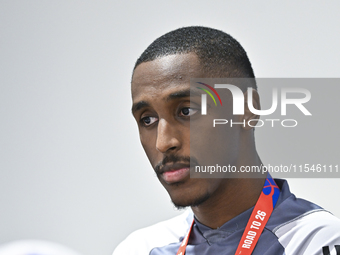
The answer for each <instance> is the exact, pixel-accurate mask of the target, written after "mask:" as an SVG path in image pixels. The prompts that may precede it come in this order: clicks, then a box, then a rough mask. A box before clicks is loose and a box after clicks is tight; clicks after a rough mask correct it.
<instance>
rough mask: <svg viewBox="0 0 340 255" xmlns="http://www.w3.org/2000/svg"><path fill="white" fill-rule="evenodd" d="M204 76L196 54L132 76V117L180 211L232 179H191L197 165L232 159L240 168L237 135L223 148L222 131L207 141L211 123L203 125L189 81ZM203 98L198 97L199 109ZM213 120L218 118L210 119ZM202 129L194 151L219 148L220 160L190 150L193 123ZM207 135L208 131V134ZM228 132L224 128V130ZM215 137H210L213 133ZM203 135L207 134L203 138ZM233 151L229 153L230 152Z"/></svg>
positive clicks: (148, 65)
mask: <svg viewBox="0 0 340 255" xmlns="http://www.w3.org/2000/svg"><path fill="white" fill-rule="evenodd" d="M197 77H203V72H202V71H201V67H200V64H199V59H198V57H197V56H196V54H194V53H188V54H177V55H169V56H165V57H162V58H159V59H156V60H153V61H149V62H144V63H142V64H140V65H139V66H138V67H137V68H136V69H135V71H134V74H133V77H132V87H131V90H132V99H133V107H132V112H133V115H134V118H135V119H136V121H137V124H138V128H139V134H140V140H141V143H142V145H143V148H144V150H145V152H146V154H147V156H148V158H149V160H150V163H151V165H152V166H153V168H154V169H155V171H156V174H157V177H158V178H159V180H160V182H161V183H162V185H163V186H164V187H165V189H166V190H167V191H168V193H169V195H170V197H171V199H172V201H173V203H174V204H175V205H176V206H180V207H184V206H193V205H198V204H200V203H202V202H204V201H205V200H207V199H208V198H209V197H211V196H213V195H214V194H216V193H219V191H221V192H222V190H223V187H224V185H222V184H223V183H224V182H226V181H227V179H202V178H201V179H190V175H189V170H190V157H191V159H192V161H193V160H194V161H197V162H203V161H204V162H209V160H210V159H214V160H215V159H217V161H218V162H215V161H214V162H213V163H214V164H216V163H219V164H220V165H221V164H223V163H226V162H225V158H226V155H228V161H229V163H235V162H233V161H235V158H236V157H237V154H238V147H237V141H238V137H239V134H238V132H237V131H233V132H229V135H228V136H224V137H225V139H227V140H225V141H224V142H222V143H221V141H220V140H221V136H220V134H221V132H222V129H219V130H220V131H216V134H215V135H213V136H208V135H207V136H205V135H204V134H207V133H209V132H210V131H208V129H211V126H212V122H211V121H209V124H208V122H207V121H204V122H202V121H201V122H200V121H198V119H199V118H200V110H199V109H198V107H196V108H195V107H193V102H192V101H191V102H190V78H197ZM199 99H200V97H198V98H197V105H198V104H199V102H200V101H199ZM210 118H211V119H212V118H213V116H211V117H210ZM195 119H197V121H196V122H195V124H196V125H197V128H198V129H199V130H200V132H199V136H197V137H195V139H193V136H192V135H193V134H191V139H193V141H194V143H192V146H193V145H194V148H209V146H214V147H216V146H218V147H219V150H218V151H219V153H220V155H216V153H214V155H210V154H209V152H208V153H207V151H206V150H202V149H199V150H192V151H190V122H192V123H191V124H193V123H194V121H195ZM206 131H207V132H206ZM223 132H224V133H225V129H223ZM210 133H211V132H210ZM202 134H203V135H202ZM228 148H229V151H228Z"/></svg>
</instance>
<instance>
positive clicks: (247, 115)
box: [243, 89, 261, 130]
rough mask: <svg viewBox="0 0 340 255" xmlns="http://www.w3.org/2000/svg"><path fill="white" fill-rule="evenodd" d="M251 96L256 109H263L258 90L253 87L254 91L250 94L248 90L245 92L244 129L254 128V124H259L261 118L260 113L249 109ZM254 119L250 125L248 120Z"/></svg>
mask: <svg viewBox="0 0 340 255" xmlns="http://www.w3.org/2000/svg"><path fill="white" fill-rule="evenodd" d="M249 96H251V97H252V103H253V107H254V108H255V109H256V110H261V105H260V96H259V93H257V90H255V89H252V93H249V94H248V90H247V91H246V92H245V93H244V115H243V120H245V122H246V125H245V127H244V129H246V130H250V129H252V128H253V127H254V126H256V125H257V122H258V121H257V120H258V119H259V118H260V116H259V115H256V114H254V113H252V112H251V111H250V110H249V106H248V97H249ZM249 120H252V121H251V122H250V123H249V124H250V125H251V126H250V125H248V121H249Z"/></svg>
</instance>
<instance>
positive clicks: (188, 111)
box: [180, 107, 197, 116]
mask: <svg viewBox="0 0 340 255" xmlns="http://www.w3.org/2000/svg"><path fill="white" fill-rule="evenodd" d="M196 112H197V110H196V109H192V108H189V107H185V108H183V109H182V110H181V113H180V114H181V115H183V116H191V115H194V114H195V113H196Z"/></svg>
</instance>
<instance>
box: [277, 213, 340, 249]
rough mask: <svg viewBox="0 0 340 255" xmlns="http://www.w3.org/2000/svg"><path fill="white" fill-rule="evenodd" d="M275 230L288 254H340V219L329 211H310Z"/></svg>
mask: <svg viewBox="0 0 340 255" xmlns="http://www.w3.org/2000/svg"><path fill="white" fill-rule="evenodd" d="M274 232H275V234H276V236H277V237H279V242H280V243H281V245H282V246H283V247H284V248H285V254H286V255H328V254H330V255H340V253H337V251H336V247H335V246H338V245H340V220H339V219H338V218H336V217H335V216H333V215H332V214H330V213H329V212H327V211H324V210H315V211H311V212H308V213H306V214H304V215H301V216H299V217H298V218H297V219H294V220H292V221H290V222H287V223H286V224H284V225H283V226H280V227H279V228H278V229H277V230H276V231H274ZM323 247H325V248H323ZM323 249H324V250H325V252H323ZM337 249H340V246H339V247H338V248H337ZM328 250H329V251H330V253H328V252H327V251H328ZM339 251H340V250H339Z"/></svg>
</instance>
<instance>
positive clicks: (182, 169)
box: [160, 163, 190, 184]
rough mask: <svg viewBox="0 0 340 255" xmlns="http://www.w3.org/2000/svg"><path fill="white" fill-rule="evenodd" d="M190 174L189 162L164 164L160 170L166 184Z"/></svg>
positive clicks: (178, 180)
mask: <svg viewBox="0 0 340 255" xmlns="http://www.w3.org/2000/svg"><path fill="white" fill-rule="evenodd" d="M189 174H190V164H185V163H175V164H166V165H165V166H164V167H163V168H162V169H161V171H160V177H161V178H162V179H163V180H164V181H165V182H166V183H168V184H172V183H176V182H180V181H183V180H184V179H185V178H187V176H189Z"/></svg>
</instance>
